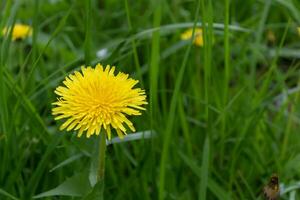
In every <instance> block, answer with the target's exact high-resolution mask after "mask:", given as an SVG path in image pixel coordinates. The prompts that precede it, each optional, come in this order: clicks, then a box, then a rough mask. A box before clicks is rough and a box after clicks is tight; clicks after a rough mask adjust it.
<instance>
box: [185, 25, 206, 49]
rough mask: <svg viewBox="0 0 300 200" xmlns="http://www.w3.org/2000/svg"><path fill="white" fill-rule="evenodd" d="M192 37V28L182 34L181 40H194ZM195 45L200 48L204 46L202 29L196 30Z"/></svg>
mask: <svg viewBox="0 0 300 200" xmlns="http://www.w3.org/2000/svg"><path fill="white" fill-rule="evenodd" d="M192 35H193V29H192V28H191V29H188V30H186V31H185V32H183V33H182V34H181V39H182V40H190V39H191V38H192ZM194 44H195V45H196V46H199V47H202V46H203V35H202V29H201V28H196V29H195V38H194Z"/></svg>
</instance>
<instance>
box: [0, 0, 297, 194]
mask: <svg viewBox="0 0 300 200" xmlns="http://www.w3.org/2000/svg"><path fill="white" fill-rule="evenodd" d="M0 11H1V12H0V17H1V18H0V29H1V30H3V28H4V27H9V26H12V25H13V24H16V23H23V24H28V25H30V26H31V27H32V29H33V34H32V36H31V37H28V38H26V39H24V40H18V41H12V40H11V39H10V38H9V37H4V36H3V34H2V36H1V39H0V47H1V52H0V120H1V121H0V122H1V123H0V199H1V200H2V199H4V200H8V199H13V200H30V199H32V198H33V196H35V195H38V194H40V193H43V192H46V191H49V190H51V189H53V188H55V187H57V186H59V185H60V184H64V185H63V186H61V187H59V190H54V191H53V190H52V192H50V193H44V197H43V198H42V199H46V200H50V199H62V200H64V199H75V200H77V199H84V196H85V195H86V194H87V193H88V192H89V191H90V190H91V186H90V183H89V179H88V177H91V174H90V162H91V159H92V158H93V152H94V151H95V143H96V141H97V139H99V138H97V137H92V138H90V139H86V138H85V137H81V138H77V137H76V134H75V133H73V132H68V133H66V132H60V131H59V130H58V127H59V125H60V124H61V122H55V121H54V119H53V116H52V115H51V108H52V105H51V103H52V102H54V101H55V100H56V96H55V94H54V89H55V87H57V86H58V85H60V84H61V82H62V80H63V79H64V77H65V76H67V75H68V74H69V73H71V72H72V71H73V70H76V69H79V68H80V66H81V65H91V66H94V65H95V64H96V63H99V62H100V63H102V64H103V65H106V64H109V65H115V66H116V67H117V70H118V71H123V72H125V73H129V74H130V75H131V76H132V77H134V78H135V79H138V80H139V81H140V83H139V87H142V88H144V89H145V90H146V92H147V96H148V101H149V103H150V104H149V106H148V107H147V111H146V112H144V113H143V115H142V116H141V117H136V118H132V119H131V120H133V122H134V124H135V127H136V129H137V131H138V132H141V131H147V130H151V131H152V132H153V133H156V136H155V137H152V138H151V139H141V140H137V141H130V142H126V143H125V142H123V143H119V144H112V145H109V146H108V148H107V155H106V174H105V194H104V199H108V200H110V199H113V200H117V199H145V200H148V199H149V200H150V199H160V200H161V199H180V200H185V199H201V200H202V199H220V200H225V199H228V200H230V199H238V200H239V199H260V198H261V197H259V196H260V194H261V191H262V188H263V186H264V185H265V184H267V182H268V180H269V178H270V176H271V175H272V174H273V173H277V174H278V176H279V180H280V185H281V193H282V195H281V196H282V197H281V198H282V199H291V200H293V199H299V198H300V197H299V196H300V194H299V191H297V190H298V188H300V181H299V180H300V171H299V169H300V134H299V123H300V103H299V90H300V86H299V83H300V82H299V75H300V73H299V72H300V71H299V70H300V60H299V58H300V33H298V32H297V27H298V26H300V2H299V1H298V0H244V1H241V0H224V1H220V0H216V1H213V0H199V1H198V0H197V1H192V0H164V1H163V0H151V1H147V0H140V1H133V0H106V1H96V0H86V1H79V0H73V1H72V0H43V1H39V0H26V1H25V0H1V1H0ZM194 24H196V25H197V26H198V27H201V28H202V29H203V35H202V37H203V40H204V45H203V46H202V47H199V46H195V45H194V44H192V41H191V40H190V41H182V40H181V39H180V35H181V34H182V33H183V32H184V31H185V30H187V29H189V28H193V25H194ZM203 24H204V26H202V25H203ZM114 136H115V137H116V134H115V135H114ZM68 178H69V179H68ZM66 180H67V182H65V181H66ZM53 195H54V196H53ZM46 196H47V197H46ZM85 199H86V198H85ZM87 200H89V199H87Z"/></svg>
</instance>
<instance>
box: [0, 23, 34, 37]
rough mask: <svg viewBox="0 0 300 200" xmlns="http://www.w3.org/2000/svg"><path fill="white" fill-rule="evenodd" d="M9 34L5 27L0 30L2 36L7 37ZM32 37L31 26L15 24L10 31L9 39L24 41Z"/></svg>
mask: <svg viewBox="0 0 300 200" xmlns="http://www.w3.org/2000/svg"><path fill="white" fill-rule="evenodd" d="M9 32H10V27H6V28H4V29H3V30H2V34H3V35H8V34H9ZM31 35H32V28H31V26H28V25H25V24H15V25H14V27H13V30H12V34H11V38H12V40H13V41H15V40H17V39H25V38H26V37H29V36H31Z"/></svg>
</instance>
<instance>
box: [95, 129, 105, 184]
mask: <svg viewBox="0 0 300 200" xmlns="http://www.w3.org/2000/svg"><path fill="white" fill-rule="evenodd" d="M105 151H106V138H105V133H103V132H102V133H100V141H99V152H98V155H99V160H98V162H99V166H98V174H97V182H100V181H103V182H104V174H105Z"/></svg>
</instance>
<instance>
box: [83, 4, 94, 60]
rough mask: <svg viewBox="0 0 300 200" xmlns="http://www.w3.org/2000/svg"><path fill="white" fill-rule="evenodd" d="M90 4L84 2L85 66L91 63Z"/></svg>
mask: <svg viewBox="0 0 300 200" xmlns="http://www.w3.org/2000/svg"><path fill="white" fill-rule="evenodd" d="M91 4H92V2H91V0H86V1H85V40H84V57H85V64H86V65H89V64H90V62H91V37H92V36H91V22H92V16H91V15H92V5H91Z"/></svg>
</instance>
